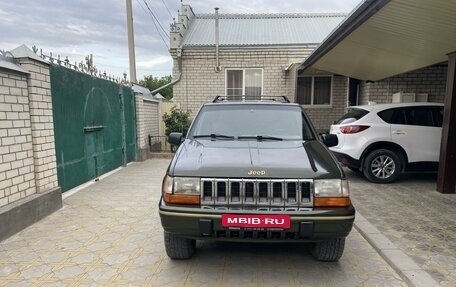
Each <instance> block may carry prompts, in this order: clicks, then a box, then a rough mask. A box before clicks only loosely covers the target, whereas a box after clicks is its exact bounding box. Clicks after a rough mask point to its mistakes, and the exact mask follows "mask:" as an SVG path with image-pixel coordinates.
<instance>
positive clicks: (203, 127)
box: [189, 105, 314, 141]
mask: <svg viewBox="0 0 456 287" xmlns="http://www.w3.org/2000/svg"><path fill="white" fill-rule="evenodd" d="M189 136H190V137H193V138H208V139H226V140H229V139H230V140H233V139H236V140H260V141H261V140H311V139H314V136H313V133H312V129H311V128H310V125H309V123H308V122H307V120H306V118H305V117H304V115H303V114H302V111H301V108H300V107H297V106H278V105H277V106H275V105H214V106H205V107H203V108H202V109H201V111H200V113H199V114H198V116H197V118H196V119H195V122H194V124H193V126H192V128H191V131H190V133H189Z"/></svg>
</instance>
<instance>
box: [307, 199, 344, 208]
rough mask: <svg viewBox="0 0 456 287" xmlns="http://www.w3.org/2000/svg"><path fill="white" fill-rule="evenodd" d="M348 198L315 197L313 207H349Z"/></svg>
mask: <svg viewBox="0 0 456 287" xmlns="http://www.w3.org/2000/svg"><path fill="white" fill-rule="evenodd" d="M349 205H350V197H315V198H314V206H320V207H322V206H341V207H342V206H343V207H345V206H349Z"/></svg>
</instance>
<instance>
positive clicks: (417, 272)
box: [355, 211, 440, 287]
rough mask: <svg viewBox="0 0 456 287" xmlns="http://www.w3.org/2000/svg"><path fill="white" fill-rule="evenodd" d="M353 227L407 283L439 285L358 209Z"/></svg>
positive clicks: (415, 285)
mask: <svg viewBox="0 0 456 287" xmlns="http://www.w3.org/2000/svg"><path fill="white" fill-rule="evenodd" d="M355 228H356V229H357V230H358V231H359V233H361V235H362V236H363V237H364V238H365V239H366V240H367V241H368V242H369V243H370V245H372V247H373V248H374V249H375V250H376V251H377V252H378V253H379V254H380V256H382V257H383V259H384V260H385V261H386V262H388V264H389V265H390V266H391V267H392V268H393V269H394V270H395V271H396V272H397V273H398V274H399V276H401V278H402V279H404V280H405V281H406V282H407V284H408V285H410V286H413V287H434V286H436V287H439V286H440V284H439V283H438V282H437V281H435V280H434V278H432V277H431V275H429V273H427V272H426V271H425V270H423V269H422V268H421V267H420V266H418V264H416V263H415V261H413V259H412V258H410V257H409V256H408V255H407V254H405V253H404V251H402V250H401V249H399V248H398V247H396V245H394V243H393V242H391V240H389V239H388V238H387V237H386V236H385V235H383V234H382V233H381V232H380V231H379V230H378V229H377V228H376V227H375V226H374V225H372V224H371V223H370V222H369V221H368V220H367V219H366V218H364V216H362V215H361V214H360V213H359V212H358V211H357V212H356V217H355Z"/></svg>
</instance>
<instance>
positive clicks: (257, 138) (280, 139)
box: [238, 136, 283, 142]
mask: <svg viewBox="0 0 456 287" xmlns="http://www.w3.org/2000/svg"><path fill="white" fill-rule="evenodd" d="M238 139H239V140H243V139H245V140H257V141H259V142H261V141H264V140H271V141H282V140H283V138H278V137H272V136H239V137H238Z"/></svg>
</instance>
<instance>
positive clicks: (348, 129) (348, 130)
mask: <svg viewBox="0 0 456 287" xmlns="http://www.w3.org/2000/svg"><path fill="white" fill-rule="evenodd" d="M368 128H370V126H360V125H353V126H343V127H340V131H341V132H342V133H343V134H356V133H359V132H362V131H364V130H367V129H368Z"/></svg>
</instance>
